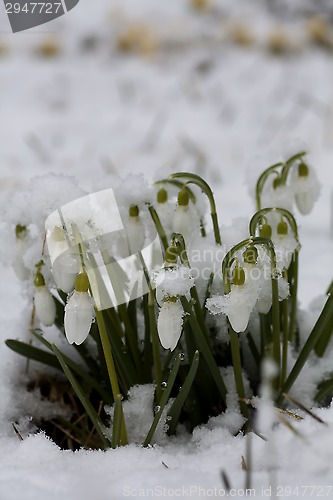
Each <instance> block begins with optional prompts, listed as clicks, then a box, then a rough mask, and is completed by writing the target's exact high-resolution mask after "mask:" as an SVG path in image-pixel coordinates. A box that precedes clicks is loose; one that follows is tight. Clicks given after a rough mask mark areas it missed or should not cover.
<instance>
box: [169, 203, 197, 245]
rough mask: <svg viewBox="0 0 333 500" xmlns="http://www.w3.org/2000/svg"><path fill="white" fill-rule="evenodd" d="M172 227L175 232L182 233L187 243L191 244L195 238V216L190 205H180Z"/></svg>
mask: <svg viewBox="0 0 333 500" xmlns="http://www.w3.org/2000/svg"><path fill="white" fill-rule="evenodd" d="M172 229H173V232H174V233H180V234H181V235H182V236H183V238H184V240H185V244H186V245H189V244H190V243H191V241H192V239H193V230H194V227H193V217H192V213H191V211H190V209H189V207H188V206H187V207H183V206H178V207H177V209H176V211H175V213H174V216H173V221H172Z"/></svg>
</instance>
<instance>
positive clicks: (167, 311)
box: [157, 297, 184, 351]
mask: <svg viewBox="0 0 333 500" xmlns="http://www.w3.org/2000/svg"><path fill="white" fill-rule="evenodd" d="M183 316H184V310H183V307H182V305H181V303H180V302H179V300H178V299H177V297H168V298H167V299H166V300H164V302H163V305H162V307H161V309H160V312H159V315H158V320H157V331H158V336H159V338H160V342H161V344H162V346H163V347H164V349H170V350H171V351H173V350H174V349H175V348H176V346H177V343H178V340H179V339H180V336H181V333H182V328H183Z"/></svg>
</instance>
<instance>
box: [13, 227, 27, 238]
mask: <svg viewBox="0 0 333 500" xmlns="http://www.w3.org/2000/svg"><path fill="white" fill-rule="evenodd" d="M15 234H16V238H17V239H20V238H24V237H25V235H26V234H27V226H21V224H17V226H16V228H15Z"/></svg>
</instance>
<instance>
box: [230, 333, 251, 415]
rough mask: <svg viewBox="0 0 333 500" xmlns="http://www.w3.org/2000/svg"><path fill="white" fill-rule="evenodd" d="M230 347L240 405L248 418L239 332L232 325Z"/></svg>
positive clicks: (243, 413)
mask: <svg viewBox="0 0 333 500" xmlns="http://www.w3.org/2000/svg"><path fill="white" fill-rule="evenodd" d="M229 332H230V347H231V356H232V365H233V370H234V377H235V383H236V389H237V393H238V398H239V406H240V410H241V412H242V415H243V416H244V417H245V418H248V411H247V406H246V404H245V402H244V399H245V390H244V383H243V374H242V362H241V357H240V345H239V339H238V335H237V333H236V332H235V331H234V329H233V328H232V327H231V326H230V329H229Z"/></svg>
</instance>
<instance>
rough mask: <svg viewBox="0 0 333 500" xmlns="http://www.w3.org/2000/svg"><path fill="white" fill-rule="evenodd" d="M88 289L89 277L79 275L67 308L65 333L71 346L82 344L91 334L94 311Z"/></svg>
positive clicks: (83, 274)
mask: <svg viewBox="0 0 333 500" xmlns="http://www.w3.org/2000/svg"><path fill="white" fill-rule="evenodd" d="M88 288H89V281H88V276H87V275H86V274H85V273H82V274H79V275H78V276H77V278H76V284H75V290H74V292H73V294H72V295H71V296H70V297H69V299H68V302H67V304H66V307H65V320H64V324H65V333H66V337H67V340H68V342H69V343H70V344H77V345H80V344H82V342H84V341H85V340H86V338H87V337H88V334H89V332H90V328H91V324H92V322H93V319H94V310H93V306H92V303H91V299H90V296H89V294H88Z"/></svg>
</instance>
